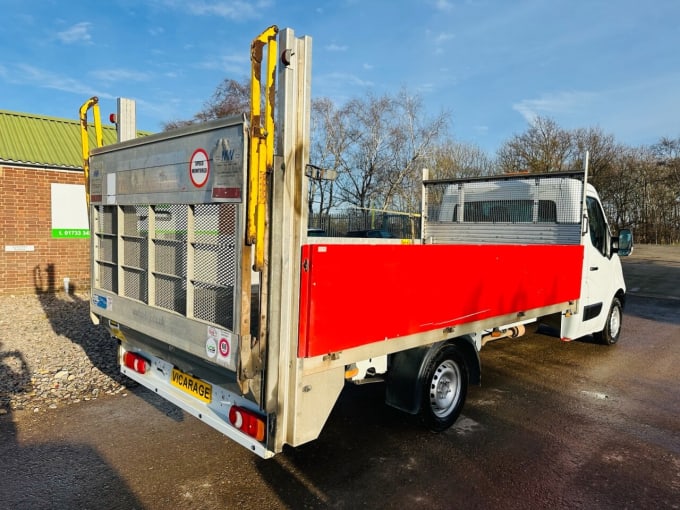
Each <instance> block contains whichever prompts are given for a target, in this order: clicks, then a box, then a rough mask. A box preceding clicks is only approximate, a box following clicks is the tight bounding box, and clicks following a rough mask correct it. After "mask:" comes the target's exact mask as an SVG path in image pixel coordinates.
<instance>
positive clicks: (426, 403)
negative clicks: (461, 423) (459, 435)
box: [420, 345, 468, 432]
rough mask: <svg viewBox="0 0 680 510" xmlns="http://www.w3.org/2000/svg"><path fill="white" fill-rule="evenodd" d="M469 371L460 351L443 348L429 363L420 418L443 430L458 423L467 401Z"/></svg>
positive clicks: (451, 347)
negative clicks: (457, 420)
mask: <svg viewBox="0 0 680 510" xmlns="http://www.w3.org/2000/svg"><path fill="white" fill-rule="evenodd" d="M467 387H468V372H467V367H466V366H465V361H464V359H463V356H462V355H461V353H460V351H459V350H458V349H456V347H455V346H453V345H447V346H445V347H443V348H442V349H441V350H440V351H439V352H438V353H437V354H436V355H435V356H433V357H432V358H431V359H430V361H429V362H428V364H427V369H426V371H425V379H424V381H423V395H422V402H421V407H420V418H421V420H422V421H423V423H424V424H425V426H427V427H428V428H429V429H430V430H432V431H434V432H442V431H443V430H446V429H448V428H449V427H450V426H451V425H453V424H454V422H455V421H456V419H457V418H458V415H459V414H460V412H461V410H462V409H463V404H464V403H465V397H466V395H467Z"/></svg>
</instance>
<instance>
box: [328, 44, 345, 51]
mask: <svg viewBox="0 0 680 510" xmlns="http://www.w3.org/2000/svg"><path fill="white" fill-rule="evenodd" d="M324 49H325V50H326V51H347V49H348V46H346V45H340V44H335V43H333V44H328V45H326V46H324Z"/></svg>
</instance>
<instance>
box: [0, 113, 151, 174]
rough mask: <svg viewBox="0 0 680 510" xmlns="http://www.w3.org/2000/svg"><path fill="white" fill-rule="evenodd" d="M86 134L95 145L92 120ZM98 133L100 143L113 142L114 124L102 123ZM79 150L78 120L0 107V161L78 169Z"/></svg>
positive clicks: (80, 163) (114, 139)
mask: <svg viewBox="0 0 680 510" xmlns="http://www.w3.org/2000/svg"><path fill="white" fill-rule="evenodd" d="M147 134H148V133H145V132H138V133H137V136H144V135H147ZM88 135H89V138H90V148H94V147H96V142H95V135H94V123H93V122H90V123H89V125H88ZM102 135H103V139H104V145H110V144H112V143H115V142H116V139H117V135H116V129H115V127H113V126H105V125H103V124H102ZM81 151H82V149H81V140H80V121H78V120H70V119H59V118H55V117H46V116H43V115H34V114H29V113H17V112H10V111H6V110H0V163H9V164H17V165H30V166H48V167H54V168H69V169H82V168H83V160H82V155H81Z"/></svg>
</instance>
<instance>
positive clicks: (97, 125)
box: [80, 96, 104, 210]
mask: <svg viewBox="0 0 680 510" xmlns="http://www.w3.org/2000/svg"><path fill="white" fill-rule="evenodd" d="M90 108H92V116H93V118H94V133H95V142H96V143H97V147H101V146H102V145H103V144H104V137H103V134H102V119H101V115H100V114H99V98H98V97H96V96H93V97H91V98H90V99H88V100H87V101H85V102H84V103H83V105H82V106H81V107H80V141H81V145H82V149H83V153H82V154H83V172H84V177H85V198H86V199H87V207H88V210H89V208H90V139H89V137H88V134H87V111H88V110H89V109H90Z"/></svg>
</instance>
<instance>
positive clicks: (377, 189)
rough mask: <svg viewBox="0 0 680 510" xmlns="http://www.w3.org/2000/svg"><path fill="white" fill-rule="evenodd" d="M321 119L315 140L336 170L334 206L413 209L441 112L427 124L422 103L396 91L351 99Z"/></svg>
mask: <svg viewBox="0 0 680 510" xmlns="http://www.w3.org/2000/svg"><path fill="white" fill-rule="evenodd" d="M325 119H326V122H325V124H324V130H325V131H326V132H325V133H323V134H316V135H315V137H316V138H317V139H318V140H324V147H325V148H326V149H327V153H328V154H329V156H327V157H330V154H332V168H335V169H337V170H338V171H339V177H338V180H337V182H336V183H335V187H334V189H335V190H337V198H338V201H337V203H336V204H334V205H336V206H337V205H341V204H345V205H351V206H355V207H360V208H376V209H383V210H387V209H396V210H401V211H414V210H418V202H419V198H418V197H419V196H420V190H419V182H420V168H422V166H423V163H424V161H425V158H426V157H427V154H428V152H429V151H430V150H431V148H432V147H434V146H435V145H436V143H437V142H438V140H439V139H440V138H441V136H442V135H443V133H444V132H445V130H446V126H447V116H446V115H445V114H444V113H442V114H440V115H438V116H436V117H434V118H432V119H426V118H425V115H424V113H423V106H422V101H421V99H420V98H419V97H418V96H415V95H412V94H410V93H409V92H408V91H406V90H401V91H400V92H399V93H398V94H396V95H395V96H390V95H383V96H380V97H376V96H373V95H369V96H366V97H364V98H354V99H352V100H350V101H349V102H348V103H347V104H346V105H345V106H343V107H342V108H340V109H338V110H334V111H333V112H332V114H331V113H330V112H329V113H327V114H326V116H325ZM314 147H315V148H316V149H317V150H319V149H320V148H321V147H319V146H317V145H315V146H314ZM313 154H314V151H313ZM318 154H321V152H318ZM321 159H323V158H321Z"/></svg>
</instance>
